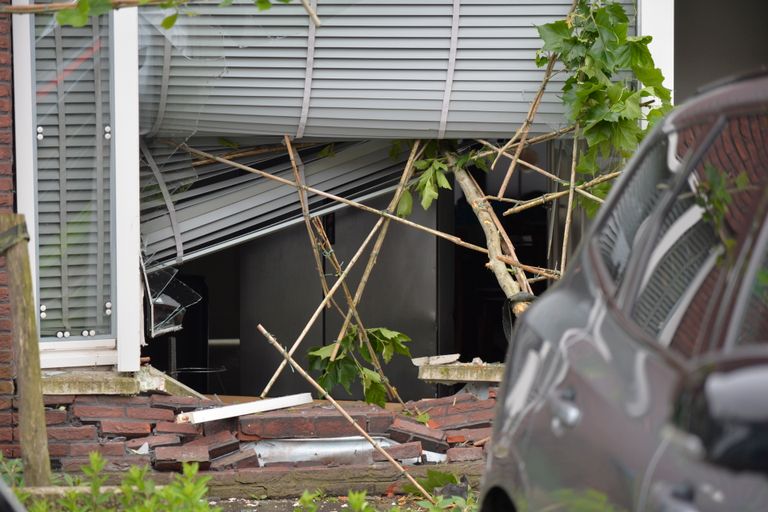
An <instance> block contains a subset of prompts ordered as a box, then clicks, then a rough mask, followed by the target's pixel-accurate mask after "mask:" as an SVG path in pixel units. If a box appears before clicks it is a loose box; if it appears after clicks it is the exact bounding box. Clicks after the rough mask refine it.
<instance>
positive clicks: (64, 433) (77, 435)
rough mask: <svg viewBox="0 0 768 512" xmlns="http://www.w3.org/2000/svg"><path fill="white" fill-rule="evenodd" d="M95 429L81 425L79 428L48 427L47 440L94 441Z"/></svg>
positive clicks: (92, 426)
mask: <svg viewBox="0 0 768 512" xmlns="http://www.w3.org/2000/svg"><path fill="white" fill-rule="evenodd" d="M96 435H97V432H96V427H95V426H94V425H83V426H81V427H50V428H48V439H52V440H54V441H82V440H89V439H93V440H95V439H96Z"/></svg>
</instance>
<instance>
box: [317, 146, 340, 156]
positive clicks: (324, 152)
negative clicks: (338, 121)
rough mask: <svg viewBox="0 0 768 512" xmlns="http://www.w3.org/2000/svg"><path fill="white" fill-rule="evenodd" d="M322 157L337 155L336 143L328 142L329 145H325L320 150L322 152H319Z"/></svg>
mask: <svg viewBox="0 0 768 512" xmlns="http://www.w3.org/2000/svg"><path fill="white" fill-rule="evenodd" d="M317 156H319V157H320V158H333V157H334V156H336V150H335V147H334V144H333V143H331V144H328V145H327V146H324V147H323V149H321V150H320V152H319V153H318V154H317Z"/></svg>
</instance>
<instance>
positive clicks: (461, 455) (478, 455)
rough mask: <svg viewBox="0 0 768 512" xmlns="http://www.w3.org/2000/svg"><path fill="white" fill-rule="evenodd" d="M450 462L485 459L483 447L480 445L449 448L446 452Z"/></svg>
mask: <svg viewBox="0 0 768 512" xmlns="http://www.w3.org/2000/svg"><path fill="white" fill-rule="evenodd" d="M446 456H447V458H448V462H469V461H473V460H482V459H483V449H482V448H480V447H479V446H469V447H462V448H449V449H448V451H447V452H446Z"/></svg>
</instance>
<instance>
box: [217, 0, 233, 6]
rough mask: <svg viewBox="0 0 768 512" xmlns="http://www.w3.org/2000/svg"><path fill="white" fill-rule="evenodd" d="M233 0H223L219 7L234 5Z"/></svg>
mask: <svg viewBox="0 0 768 512" xmlns="http://www.w3.org/2000/svg"><path fill="white" fill-rule="evenodd" d="M232 2H233V0H221V2H220V3H219V7H229V6H230V5H232Z"/></svg>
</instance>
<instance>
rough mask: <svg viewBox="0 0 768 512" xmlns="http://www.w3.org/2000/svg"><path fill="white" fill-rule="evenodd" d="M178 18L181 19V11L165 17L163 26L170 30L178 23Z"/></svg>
mask: <svg viewBox="0 0 768 512" xmlns="http://www.w3.org/2000/svg"><path fill="white" fill-rule="evenodd" d="M177 19H179V13H178V12H175V13H173V14H171V15H169V16H166V17H165V18H163V21H162V22H161V23H160V24H161V25H162V26H163V28H164V29H165V30H170V29H171V28H173V26H174V25H175V24H176V20H177Z"/></svg>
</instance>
